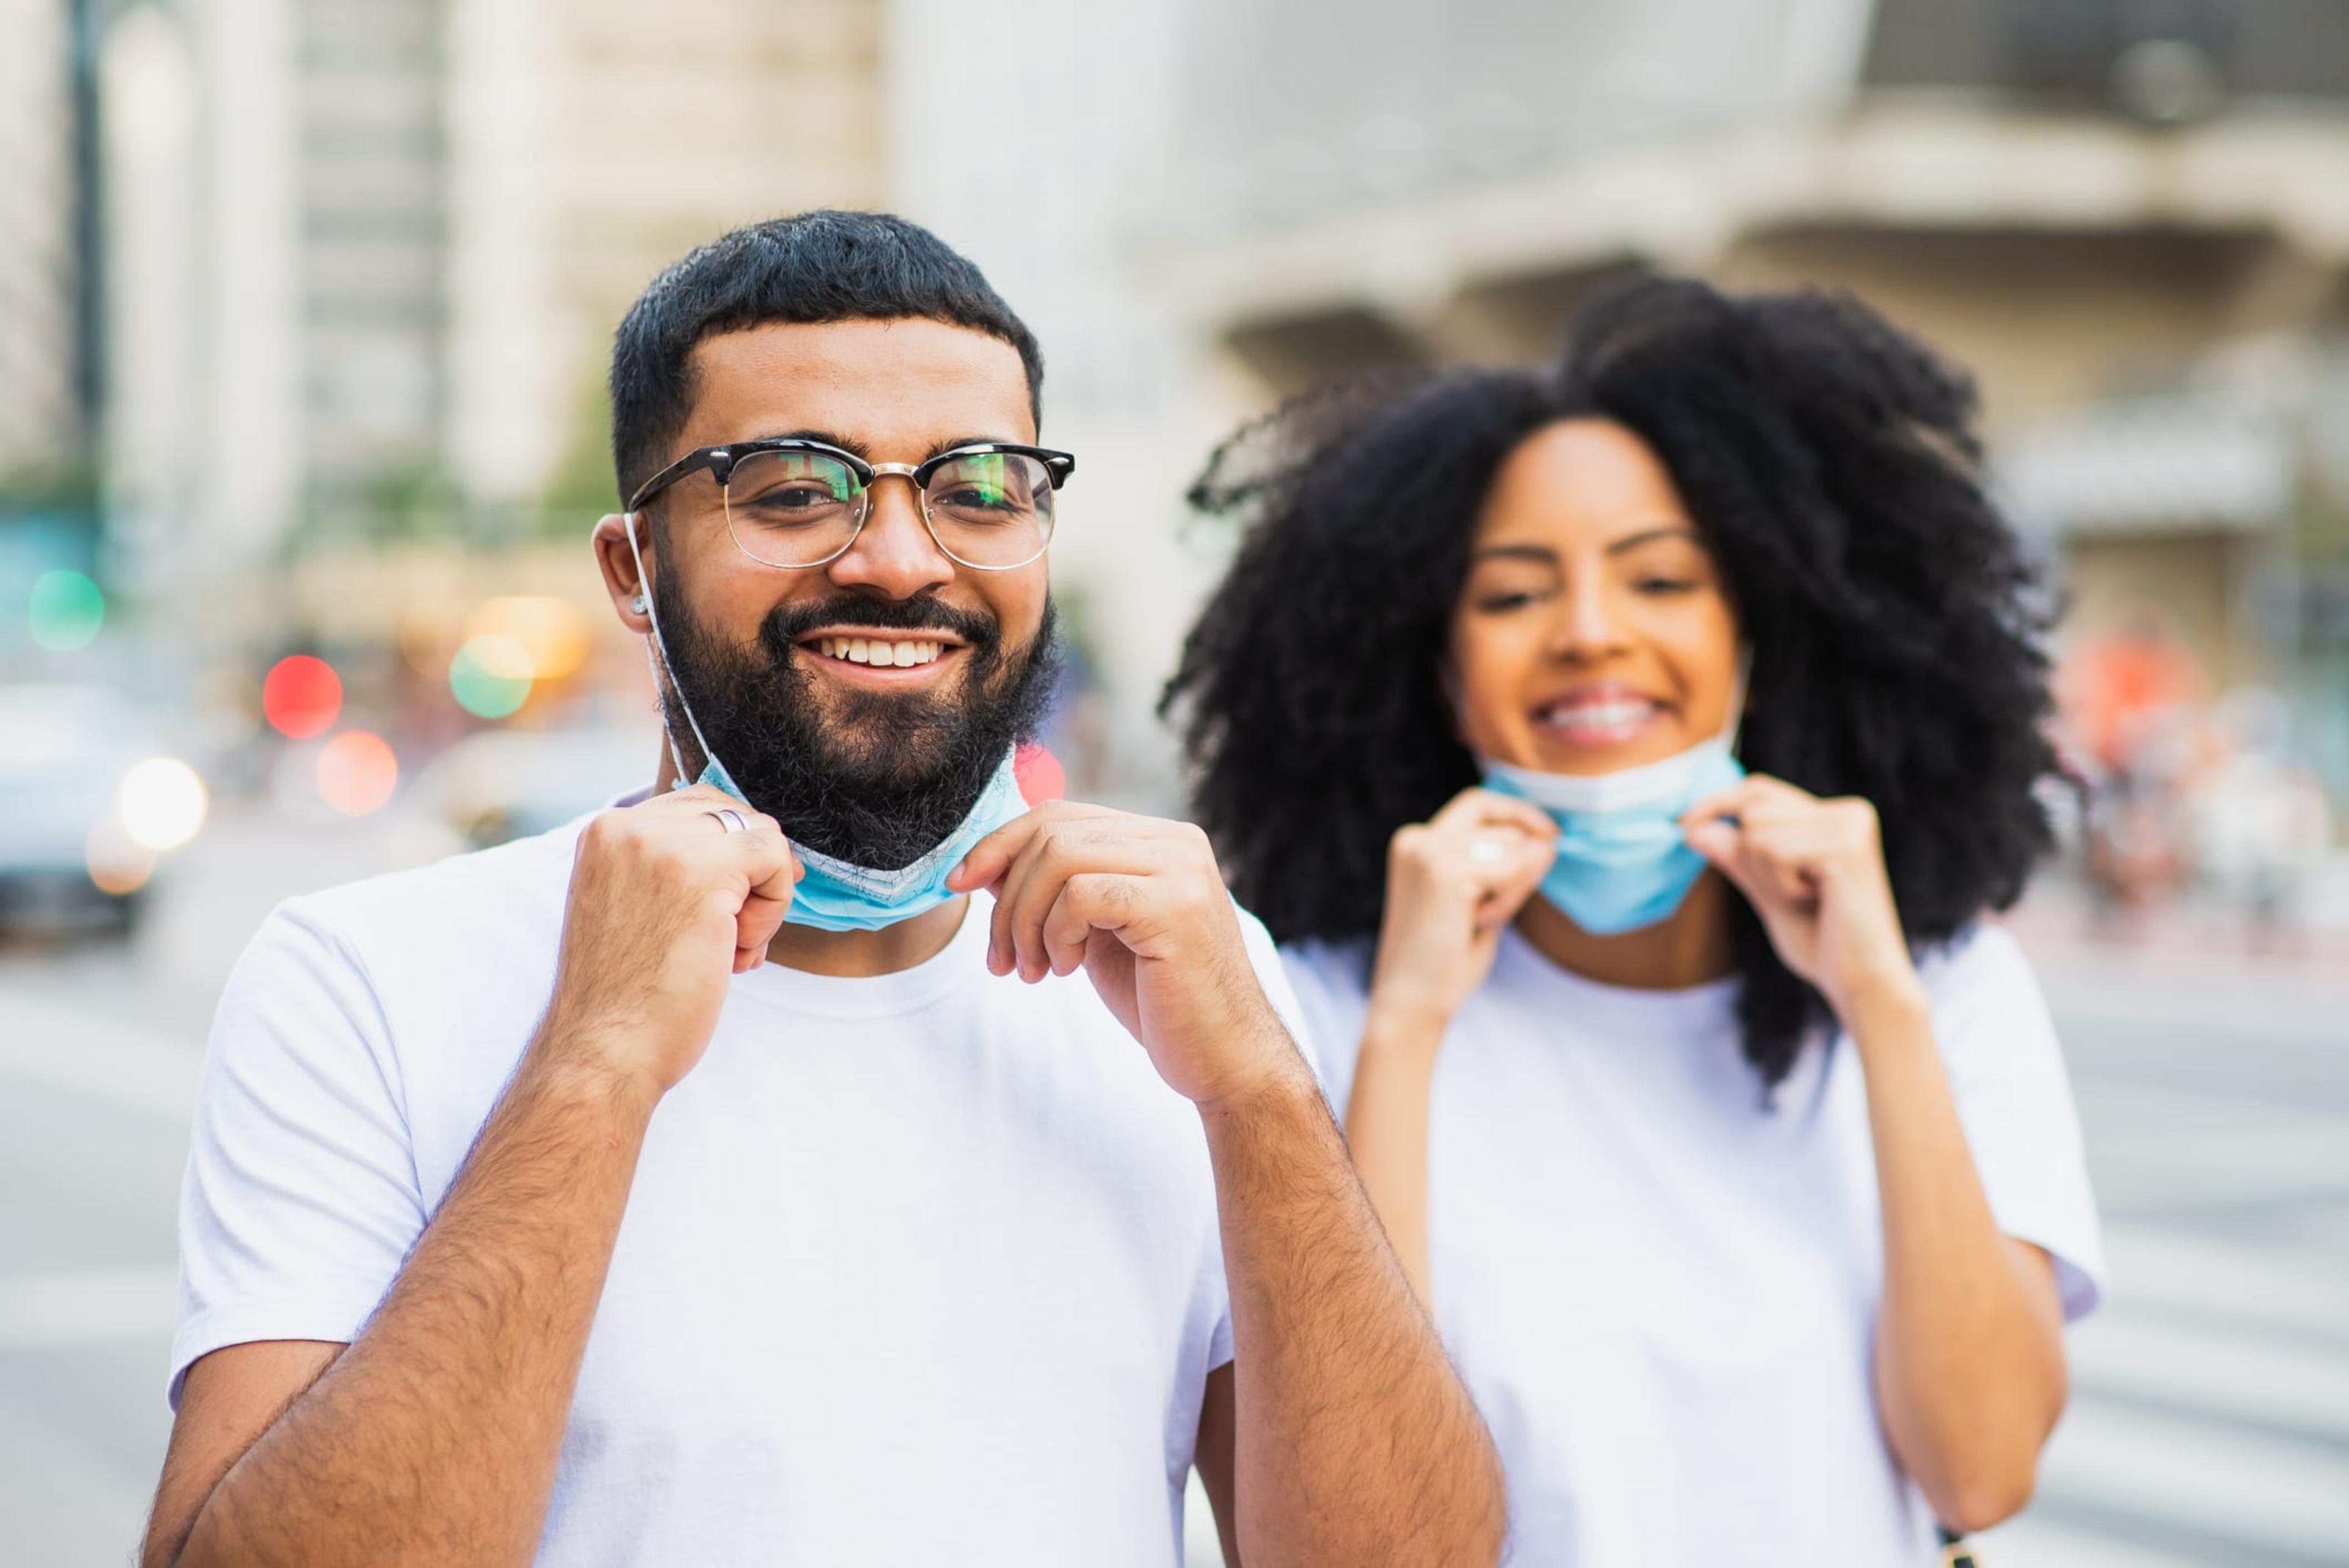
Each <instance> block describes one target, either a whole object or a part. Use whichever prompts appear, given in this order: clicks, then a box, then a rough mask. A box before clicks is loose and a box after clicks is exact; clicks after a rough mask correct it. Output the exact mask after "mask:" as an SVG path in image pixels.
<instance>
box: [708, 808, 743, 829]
mask: <svg viewBox="0 0 2349 1568" xmlns="http://www.w3.org/2000/svg"><path fill="white" fill-rule="evenodd" d="M701 814H702V815H703V816H705V817H714V818H716V819H717V820H718V825H719V827H721V828H723V829H725V830H727V831H728V832H730V833H739V832H741V831H743V830H745V829H747V828H749V827H750V823H748V822H746V821H744V820H742V813H741V812H740V811H738V810H735V809H734V808H733V807H731V806H720V807H719V808H718V810H714V811H704V812H703V813H701Z"/></svg>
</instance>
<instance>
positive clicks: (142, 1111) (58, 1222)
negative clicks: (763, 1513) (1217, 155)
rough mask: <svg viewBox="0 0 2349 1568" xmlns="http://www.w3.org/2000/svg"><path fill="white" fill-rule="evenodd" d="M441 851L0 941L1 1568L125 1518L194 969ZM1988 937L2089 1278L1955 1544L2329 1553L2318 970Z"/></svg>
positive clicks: (185, 895) (107, 1541) (281, 874)
mask: <svg viewBox="0 0 2349 1568" xmlns="http://www.w3.org/2000/svg"><path fill="white" fill-rule="evenodd" d="M442 847H445V846H443V845H441V844H440V843H438V842H436V841H435V840H434V839H433V837H432V835H431V834H430V832H429V831H428V830H423V829H420V828H419V829H415V830H399V829H398V828H396V827H394V826H392V825H389V824H387V823H386V822H384V821H383V820H375V821H373V822H370V823H368V824H366V825H364V826H362V825H361V824H358V823H348V824H341V825H336V826H332V827H329V826H326V825H323V824H322V825H316V826H314V827H312V828H310V829H306V830H290V831H289V830H286V829H285V827H284V825H283V824H275V823H273V824H271V825H270V829H269V830H262V829H261V827H260V826H259V825H257V824H252V823H240V822H238V821H235V820H228V821H223V822H222V823H220V824H218V825H217V828H216V837H212V838H210V839H209V841H208V842H207V843H205V844H203V845H200V846H198V849H199V850H200V851H201V852H200V853H197V854H195V855H194V856H192V857H191V859H190V860H188V861H185V862H184V863H183V864H181V866H180V867H179V868H178V869H179V876H178V878H177V880H176V881H174V882H171V883H168V884H162V885H159V887H158V888H157V890H156V892H157V895H158V896H157V900H156V903H155V904H154V906H153V908H152V909H151V910H150V919H149V921H148V922H147V923H146V924H145V926H144V927H143V929H142V930H141V932H140V935H139V936H138V938H137V939H136V940H135V941H134V942H133V943H132V944H130V945H129V946H124V945H122V944H94V945H90V946H87V947H81V948H75V949H70V950H67V951H64V952H59V951H57V950H54V949H49V950H28V949H21V948H19V949H11V950H5V951H0V1564H5V1568H119V1564H121V1563H124V1562H125V1561H126V1560H127V1558H128V1554H129V1552H130V1551H131V1549H132V1545H133V1542H135V1540H136V1537H137V1534H138V1532H139V1529H140V1523H141V1521H142V1519H143V1516H144V1510H145V1506H146V1501H147V1498H148V1494H149V1490H150V1486H151V1484H152V1481H153V1479H154V1476H155V1473H156V1470H157V1467H158V1466H159V1464H160V1460H161V1456H162V1446H163V1440H164V1436H165V1432H166V1429H167V1417H166V1413H165V1411H164V1408H163V1403H162V1398H161V1378H162V1374H163V1368H164V1366H165V1363H166V1360H167V1353H168V1347H169V1338H170V1322H171V1294H172V1280H173V1251H174V1242H173V1208H174V1202H175V1197H176V1193H177V1190H178V1183H179V1177H180V1167H181V1160H182V1158H183V1155H184V1151H185V1140H186V1123H187V1113H188V1108H189V1105H190V1103H191V1097H192V1095H193V1091H194V1087H195V1077H196V1068H197V1062H198V1057H199V1051H200V1048H201V1045H202V1036H203V1031H204V1027H205V1022H206V1016H207V1014H208V1012H209V1009H210V1006H211V1001H212V995H213V994H214V992H215V991H216V989H217V987H218V985H219V981H220V977H221V974H222V971H223V970H224V968H225V966H226V965H227V964H228V963H229V962H230V961H231V959H233V956H234V954H235V951H236V949H237V947H238V946H239V945H240V944H242V942H243V937H244V935H245V934H247V933H248V932H249V931H250V930H251V928H252V926H253V924H254V923H255V922H256V921H257V920H258V919H259V918H260V916H261V914H262V913H264V911H265V909H266V908H267V907H268V905H269V903H272V902H274V899H275V898H277V897H278V896H281V895H282V894H283V893H284V892H286V891H290V890H295V889H298V888H301V887H305V886H316V885H322V884H325V883H327V882H336V881H339V880H343V879H344V878H346V877H348V876H352V875H357V874H361V873H363V872H365V871H367V870H369V869H372V868H373V867H375V866H378V865H381V864H384V863H387V862H396V861H402V860H413V859H418V858H422V857H424V856H427V855H429V854H432V853H435V852H438V851H439V850H440V848H442ZM2020 928H2021V930H2022V931H2023V934H2024V935H2025V937H2026V940H2027V941H2029V942H2030V943H2031V944H2032V946H2033V952H2034V954H2035V955H2036V957H2037V960H2038V962H2039V965H2040V967H2041V972H2042V975H2043V977H2044V980H2045V982H2046V985H2047V987H2048V990H2049V992H2050V995H2051V997H2052V998H2053V1000H2054V1005H2055V1006H2056V1009H2057V1012H2058V1015H2059V1016H2060V1018H2061V1020H2062V1022H2063V1025H2064V1040H2065V1044H2066V1047H2067V1049H2068V1051H2069V1053H2070V1058H2071V1063H2072V1068H2073V1071H2074V1075H2075V1082H2076V1085H2077V1088H2078V1092H2079V1098H2080V1106H2081V1111H2082V1115H2083V1118H2084V1119H2085V1124H2086V1129H2087V1135H2088V1140H2089V1152H2090V1160H2091V1163H2092V1167H2093V1170H2094V1172H2095V1180H2096V1185H2097V1191H2098V1195H2099V1197H2100V1199H2101V1201H2102V1203H2103V1208H2104V1213H2105V1219H2106V1227H2107V1232H2106V1233H2107V1237H2108V1241H2109V1244H2110V1247H2111V1252H2112V1262H2113V1269H2114V1273H2115V1275H2116V1280H2117V1284H2116V1295H2115V1298H2114V1300H2113V1301H2112V1302H2111V1303H2110V1304H2109V1305H2107V1306H2106V1309H2105V1311H2104V1312H2102V1313H2101V1314H2099V1315H2097V1316H2096V1317H2095V1318H2093V1319H2091V1320H2090V1321H2089V1323H2088V1324H2087V1325H2086V1326H2085V1327H2083V1328H2082V1329H2081V1330H2079V1331H2077V1332H2076V1333H2075V1335H2074V1336H2073V1339H2072V1350H2073V1357H2074V1360H2073V1379H2074V1391H2073V1399H2072V1407H2071V1411H2070V1413H2069V1415H2068V1416H2067V1417H2066V1418H2065V1421H2064V1427H2063V1429H2062V1430H2061V1431H2060V1432H2059V1434H2058V1436H2057V1438H2056V1439H2055V1442H2054V1447H2053V1448H2052V1449H2051V1450H2050V1452H2049V1455H2048V1457H2047V1460H2046V1464H2045V1469H2044V1481H2043V1486H2042V1491H2041V1495H2040V1498H2039V1501H2037V1502H2036V1503H2035V1504H2034V1505H2033V1508H2032V1510H2031V1511H2030V1513H2029V1514H2028V1515H2027V1516H2026V1517H2025V1518H2024V1519H2023V1520H2022V1521H2020V1522H2016V1523H2014V1524H2013V1525H2010V1526H2008V1527H2006V1528H2005V1529H2003V1530H2001V1531H1999V1532H1995V1533H1994V1535H1993V1536H1992V1538H1991V1540H1990V1542H1989V1543H1988V1545H1987V1547H1986V1559H1985V1560H1986V1561H1987V1562H1989V1563H1993V1564H1995V1565H1996V1568H2055V1565H2059V1564H2060V1565H2062V1568H2108V1565H2117V1564H2137V1565H2142V1568H2184V1565H2189V1564H2193V1565H2199V1568H2311V1565H2313V1564H2320V1563H2323V1564H2339V1563H2349V1023H2344V1020H2349V962H2341V961H2339V960H2340V956H2341V955H2340V954H2335V953H2330V952H2326V951H2320V952H2318V953H2316V954H2303V955H2302V956H2301V957H2298V958H2294V959H2261V958H2254V957H2250V956H2242V955H2237V956H2228V955H2226V954H2224V953H2223V952H2220V951H2214V948H2213V945H2212V944H2208V943H2200V944H2189V943H2185V942H2179V941H2173V940H2164V939H2161V938H2160V937H2158V936H2157V937H2155V938H2152V939H2149V940H2148V941H2147V943H2145V944H2140V945H2136V946H2130V947H2116V946H2095V945H2090V944H2085V943H2084V942H2082V941H2080V940H2078V939H2077V922H2076V920H2075V918H2074V916H2073V914H2072V913H2071V912H2070V911H2069V910H2068V909H2066V908H2065V907H2064V904H2063V903H2062V900H2061V898H2060V890H2059V892H2058V894H2051V895H2050V896H2049V897H2047V898H2045V899H2043V900H2042V902H2041V903H2040V905H2039V906H2037V907H2035V908H2033V909H2031V910H2027V911H2026V912H2025V913H2024V915H2023V918H2022V920H2021V922H2020ZM2331 940H2332V941H2333V942H2334V943H2336V944H2337V942H2338V940H2339V938H2338V936H2337V935H2334V936H2333V937H2332V938H2331ZM1203 1549H1204V1550H1205V1551H1206V1553H1212V1544H1211V1542H1201V1541H1197V1540H1195V1541H1194V1542H1193V1553H1194V1556H1193V1561H1194V1562H1195V1563H1206V1562H1208V1561H1211V1557H1210V1556H1207V1555H1202V1554H1201V1553H1202V1551H1203Z"/></svg>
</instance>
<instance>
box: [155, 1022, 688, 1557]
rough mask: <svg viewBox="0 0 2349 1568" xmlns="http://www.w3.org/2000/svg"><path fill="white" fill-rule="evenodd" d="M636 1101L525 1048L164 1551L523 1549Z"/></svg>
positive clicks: (585, 1319)
mask: <svg viewBox="0 0 2349 1568" xmlns="http://www.w3.org/2000/svg"><path fill="white" fill-rule="evenodd" d="M650 1109H651V1107H650V1104H649V1102H648V1101H647V1099H645V1098H644V1097H643V1096H641V1095H640V1094H637V1093H636V1092H635V1091H633V1090H630V1089H627V1088H623V1087H622V1086H620V1085H619V1084H617V1083H616V1082H614V1081H613V1080H610V1079H608V1078H596V1077H591V1076H585V1075H582V1074H577V1073H574V1072H570V1071H567V1070H565V1069H563V1068H556V1067H552V1066H549V1065H548V1064H547V1063H545V1062H544V1061H543V1059H541V1058H540V1057H539V1055H538V1053H537V1052H536V1051H535V1050H533V1054H532V1056H531V1057H526V1058H525V1060H524V1062H523V1067H522V1068H521V1069H520V1070H519V1071H518V1072H517V1073H516V1075H515V1077H514V1080H513V1082H512V1084H510V1085H509V1086H508V1088H507V1089H506V1092H505V1095H504V1096H503V1098H502V1099H501V1100H500V1102H499V1104H498V1107H497V1109H495V1110H494V1111H492V1114H491V1116H490V1119H489V1120H488V1121H487V1122H486V1123H485V1124H484V1125H483V1127H482V1129H481V1135H480V1136H479V1138H478V1139H476V1140H475V1142H474V1145H473V1150H472V1152H471V1154H470V1155H469V1156H468V1157H467V1159H466V1161H465V1166H464V1169H463V1170H462V1171H460V1173H459V1175H458V1177H457V1180H456V1181H455V1182H454V1183H452V1184H451V1186H450V1191H449V1193H448V1196H447V1198H446V1200H445V1201H444V1202H442V1203H441V1205H440V1210H439V1212H437V1213H436V1214H435V1215H434V1216H433V1219H432V1222H431V1223H430V1224H429V1225H428V1226H427V1227H426V1228H425V1231H424V1233H423V1234H422V1236H421V1237H419V1240H418V1241H417V1243H416V1247H415V1249H414V1251H412V1252H411V1253H409V1258H408V1261H407V1263H406V1264H404V1265H403V1266H402V1268H401V1270H400V1272H399V1275H398V1279H397V1280H396V1281H395V1282H394V1283H393V1284H392V1287H391V1289H390V1291H389V1292H388V1294H387V1295H386V1296H385V1298H384V1301H383V1305H381V1306H380V1307H379V1308H378V1310H377V1312H376V1315H375V1316H374V1317H372V1318H371V1319H369V1320H368V1322H367V1326H366V1327H365V1328H364V1329H362V1330H361V1331H360V1333H359V1335H358V1336H357V1339H355V1340H354V1341H352V1343H351V1345H350V1346H349V1347H348V1348H347V1350H346V1351H345V1352H344V1353H343V1354H342V1356H341V1357H338V1358H337V1359H336V1361H335V1362H334V1364H333V1365H332V1366H330V1367H328V1368H327V1369H326V1372H325V1373H324V1374H322V1375H321V1376H320V1377H319V1378H318V1380H317V1381H316V1383H314V1384H312V1385H311V1386H310V1387H309V1388H308V1389H307V1390H306V1391H305V1392H304V1393H303V1394H302V1395H301V1397H300V1398H296V1399H295V1401H294V1403H293V1404H292V1405H291V1406H289V1407H288V1408H287V1409H286V1411H285V1414H284V1415H283V1416H282V1417H280V1418H278V1420H277V1421H276V1422H275V1423H274V1425H273V1426H271V1427H270V1429H268V1430H267V1431H266V1432H264V1434H263V1435H262V1437H261V1438H260V1439H259V1440H258V1441H257V1442H255V1443H254V1446H253V1447H252V1449H250V1450H248V1451H247V1452H246V1453H245V1455H244V1456H243V1459H241V1460H238V1461H237V1463H236V1464H235V1465H234V1466H233V1467H232V1468H231V1469H230V1470H229V1471H228V1473H227V1474H226V1475H225V1476H223V1477H222V1480H221V1481H220V1484H219V1485H218V1486H216V1487H215V1488H214V1489H213V1490H212V1495H211V1496H210V1497H209V1498H207V1499H206V1500H205V1501H204V1503H203V1506H202V1509H201V1510H200V1511H198V1512H197V1514H196V1516H195V1518H194V1520H193V1522H192V1525H191V1529H190V1530H189V1531H188V1532H187V1534H186V1537H185V1540H184V1543H183V1544H182V1545H181V1548H180V1550H179V1551H178V1552H177V1553H174V1554H172V1555H171V1556H170V1557H168V1558H166V1559H164V1561H166V1562H169V1563H172V1564H173V1565H174V1568H229V1565H231V1564H233V1565H235V1568H251V1565H254V1564H279V1563H283V1564H287V1565H289V1568H290V1565H294V1564H300V1565H303V1568H328V1565H334V1564H342V1563H354V1564H356V1563H366V1564H368V1565H369V1568H395V1565H401V1564H410V1563H413V1564H419V1565H420V1564H426V1563H430V1564H435V1565H445V1564H449V1563H465V1564H468V1565H469V1568H471V1565H476V1564H478V1565H481V1568H506V1565H509V1564H522V1563H528V1562H529V1561H530V1560H531V1558H532V1556H533V1553H535V1551H536V1549H537V1544H538V1539H539V1533H540V1531H541V1528H542V1525H543V1519H544V1514H545V1511H546V1502H547V1497H548V1493H549V1491H550V1490H551V1489H552V1486H553V1484H554V1463H555V1459H556V1455H557V1453H558V1452H559V1450H560V1449H561V1446H562V1439H563V1429H564V1422H565V1420H566V1419H567V1418H568V1415H569V1411H570V1406H571V1395H572V1389H573V1387H574V1383H575V1381H576V1379H577V1377H578V1373H579V1364H580V1359H581V1357H582V1356H583V1354H584V1353H585V1346H586V1340H587V1331H588V1328H589V1326H590V1325H591V1324H592V1323H593V1322H594V1319H595V1304H596V1302H597V1299H598V1298H599V1297H600V1296H601V1295H602V1293H603V1287H604V1278H605V1271H606V1269H607V1268H608V1266H609V1264H610V1262H611V1255H612V1244H613V1241H614V1238H615V1237H616V1234H617V1233H618V1230H619V1223H620V1215H621V1213H622V1212H623V1210H624V1209H625V1208H626V1202H627V1193H628V1186H629V1182H630V1181H631V1180H632V1178H633V1176H634V1174H635V1170H636V1155H637V1152H638V1150H639V1149H640V1148H641V1146H642V1143H643V1138H644V1130H645V1126H646V1123H647V1119H648V1118H649V1114H650ZM152 1560H153V1559H152V1558H150V1562H151V1561H152Z"/></svg>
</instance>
